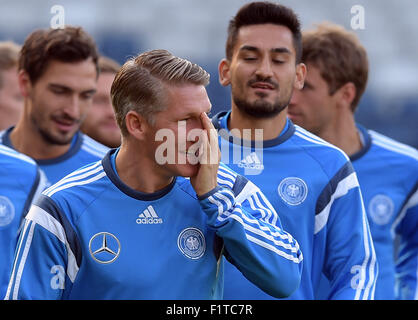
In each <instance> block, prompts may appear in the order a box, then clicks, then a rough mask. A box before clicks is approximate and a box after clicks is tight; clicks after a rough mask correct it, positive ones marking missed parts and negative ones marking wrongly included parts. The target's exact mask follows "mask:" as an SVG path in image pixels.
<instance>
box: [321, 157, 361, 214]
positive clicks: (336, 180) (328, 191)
mask: <svg viewBox="0 0 418 320" xmlns="http://www.w3.org/2000/svg"><path fill="white" fill-rule="evenodd" d="M353 172H354V168H353V165H352V164H351V163H350V162H347V163H346V164H345V165H344V166H343V167H342V168H341V169H340V170H338V172H337V173H336V174H335V175H334V176H333V177H332V179H331V180H330V181H329V182H328V184H327V185H326V186H325V188H324V189H323V190H322V192H321V194H320V195H319V197H318V200H317V201H316V207H315V214H316V215H317V214H319V213H320V212H322V210H324V208H325V207H326V206H327V205H328V203H329V202H330V200H331V197H332V196H333V194H334V193H335V191H336V190H337V188H338V186H339V184H340V182H341V181H343V180H344V179H345V178H347V177H348V176H349V175H351V174H352V173H353ZM354 186H355V185H354Z"/></svg>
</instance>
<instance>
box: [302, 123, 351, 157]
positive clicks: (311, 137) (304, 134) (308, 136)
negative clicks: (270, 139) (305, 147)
mask: <svg viewBox="0 0 418 320" xmlns="http://www.w3.org/2000/svg"><path fill="white" fill-rule="evenodd" d="M302 130H303V131H302ZM295 135H296V136H298V137H300V138H302V139H304V140H307V141H309V142H312V143H315V144H319V145H323V146H327V147H330V148H332V149H335V150H337V151H339V152H340V153H341V154H342V155H343V156H344V158H345V159H346V160H347V161H349V160H350V159H349V158H348V156H347V155H346V154H345V152H344V151H342V150H341V149H340V148H337V147H336V146H334V145H332V144H330V143H329V142H326V141H325V140H323V139H321V138H319V137H318V136H315V135H313V134H312V133H310V132H308V131H306V130H304V129H302V128H300V127H298V128H296V131H295Z"/></svg>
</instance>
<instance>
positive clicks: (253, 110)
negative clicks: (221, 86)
mask: <svg viewBox="0 0 418 320" xmlns="http://www.w3.org/2000/svg"><path fill="white" fill-rule="evenodd" d="M233 100H234V103H235V105H236V106H237V108H238V109H239V110H241V111H243V112H245V113H246V114H247V115H249V116H251V117H253V118H258V119H263V118H273V117H275V116H276V115H278V114H279V113H280V112H282V111H283V109H285V108H286V107H287V106H288V105H289V103H290V98H289V100H288V101H286V102H285V103H280V101H279V100H276V101H275V102H274V103H270V102H268V101H265V100H263V99H258V100H256V101H254V102H253V103H250V102H249V101H247V100H244V99H240V98H238V97H236V96H234V95H233Z"/></svg>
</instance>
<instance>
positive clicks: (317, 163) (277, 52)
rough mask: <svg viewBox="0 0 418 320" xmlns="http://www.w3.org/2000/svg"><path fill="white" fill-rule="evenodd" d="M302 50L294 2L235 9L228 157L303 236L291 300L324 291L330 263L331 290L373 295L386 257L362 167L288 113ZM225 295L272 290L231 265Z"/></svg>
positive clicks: (228, 68)
mask: <svg viewBox="0 0 418 320" xmlns="http://www.w3.org/2000/svg"><path fill="white" fill-rule="evenodd" d="M301 53H302V46H301V32H300V23H299V21H298V19H297V17H296V16H295V14H294V12H293V11H292V10H291V9H290V8H287V7H285V6H282V5H278V4H274V3H271V2H251V3H248V4H246V5H244V6H243V7H242V8H241V9H240V10H239V11H238V13H237V14H236V15H235V17H233V18H232V20H231V21H230V23H229V27H228V39H227V42H226V59H223V60H222V61H221V62H220V64H219V77H220V82H221V84H222V85H224V86H227V85H231V92H232V97H231V111H229V112H222V113H220V114H218V115H216V116H215V117H214V118H213V123H214V125H215V127H216V128H217V129H219V136H220V139H219V144H220V146H221V148H220V149H221V151H222V161H223V162H225V163H226V164H227V165H229V166H230V167H231V168H232V169H233V170H234V171H236V172H238V173H239V174H242V175H245V176H246V177H247V178H248V179H249V180H251V181H252V182H254V183H255V184H256V185H257V186H259V187H260V189H261V191H262V192H263V193H264V194H265V195H266V197H267V198H268V199H269V200H270V202H271V203H272V205H273V207H274V208H275V209H276V211H277V212H278V213H279V217H280V220H281V222H282V225H283V228H284V229H285V230H288V232H289V233H290V234H292V235H293V236H294V237H295V239H296V240H297V241H298V243H299V245H300V248H301V250H302V252H303V257H304V262H303V271H302V279H301V284H300V287H299V288H298V290H296V292H295V293H293V294H292V295H291V296H290V299H314V298H315V291H316V288H317V286H318V284H319V280H320V276H321V274H322V272H323V271H325V272H327V273H328V274H329V276H330V279H331V280H332V284H333V287H332V296H331V298H333V299H372V298H373V293H374V286H375V281H376V276H377V264H376V257H375V253H374V249H373V243H372V240H371V236H370V231H369V227H368V224H367V218H366V215H365V211H364V207H363V201H362V196H361V192H360V188H359V185H358V181H357V176H356V174H355V172H354V170H353V167H352V165H351V163H350V161H349V159H348V157H347V156H346V155H345V153H344V152H342V151H341V150H340V149H338V148H336V147H334V146H332V145H331V144H329V143H327V142H325V141H324V140H322V139H320V138H318V137H317V136H314V135H312V134H311V133H309V132H307V131H306V130H304V129H302V128H300V127H298V126H295V125H294V124H293V123H292V122H291V121H290V120H289V119H288V118H287V106H288V104H289V101H290V99H291V96H292V92H293V90H294V89H301V88H302V87H303V83H304V78H305V74H306V67H305V65H304V64H302V63H300V57H301ZM228 148H229V149H228ZM224 150H229V152H224ZM224 297H225V299H271V298H272V297H270V296H268V295H266V294H265V293H263V292H262V291H261V290H259V289H258V288H256V287H255V286H253V285H252V284H251V283H250V282H249V281H248V280H247V279H245V277H244V276H243V275H242V274H241V273H240V272H239V271H238V270H235V269H234V268H232V266H231V265H230V264H227V265H226V266H225V296H224Z"/></svg>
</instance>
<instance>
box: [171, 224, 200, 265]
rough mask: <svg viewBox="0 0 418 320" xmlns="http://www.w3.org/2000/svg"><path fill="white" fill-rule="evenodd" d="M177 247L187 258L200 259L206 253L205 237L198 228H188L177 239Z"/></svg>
mask: <svg viewBox="0 0 418 320" xmlns="http://www.w3.org/2000/svg"><path fill="white" fill-rule="evenodd" d="M177 246H178V248H179V249H180V251H181V253H182V254H184V255H185V256H186V257H187V258H189V259H192V260H196V259H200V258H201V257H202V256H203V255H204V254H205V251H206V241H205V236H204V235H203V233H202V231H200V230H199V229H197V228H186V229H184V230H183V231H182V232H180V234H179V236H178V238H177Z"/></svg>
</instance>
